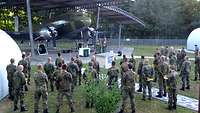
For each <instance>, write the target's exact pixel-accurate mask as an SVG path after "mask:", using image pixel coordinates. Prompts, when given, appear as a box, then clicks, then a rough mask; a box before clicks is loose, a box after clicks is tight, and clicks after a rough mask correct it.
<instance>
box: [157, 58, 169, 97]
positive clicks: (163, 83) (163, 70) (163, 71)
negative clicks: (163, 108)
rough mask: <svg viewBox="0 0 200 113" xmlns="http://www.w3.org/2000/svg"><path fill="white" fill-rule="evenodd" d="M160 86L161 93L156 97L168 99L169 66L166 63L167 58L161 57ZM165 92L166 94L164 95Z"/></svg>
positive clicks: (159, 66)
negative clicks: (167, 78)
mask: <svg viewBox="0 0 200 113" xmlns="http://www.w3.org/2000/svg"><path fill="white" fill-rule="evenodd" d="M158 74H159V76H158V86H159V92H158V95H157V96H156V97H159V98H162V96H164V97H166V96H167V94H166V93H167V92H166V81H165V76H167V75H168V74H169V64H168V63H167V62H166V61H165V56H161V62H160V63H159V65H158ZM163 91H164V93H163Z"/></svg>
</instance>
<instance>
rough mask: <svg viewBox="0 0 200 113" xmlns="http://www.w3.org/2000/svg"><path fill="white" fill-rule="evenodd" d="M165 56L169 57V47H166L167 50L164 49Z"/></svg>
mask: <svg viewBox="0 0 200 113" xmlns="http://www.w3.org/2000/svg"><path fill="white" fill-rule="evenodd" d="M164 56H166V57H168V56H169V48H168V46H166V47H165V49H164Z"/></svg>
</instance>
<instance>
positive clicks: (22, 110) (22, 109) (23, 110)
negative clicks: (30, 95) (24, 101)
mask: <svg viewBox="0 0 200 113" xmlns="http://www.w3.org/2000/svg"><path fill="white" fill-rule="evenodd" d="M25 111H28V110H27V109H26V108H25V107H21V110H20V112H25Z"/></svg>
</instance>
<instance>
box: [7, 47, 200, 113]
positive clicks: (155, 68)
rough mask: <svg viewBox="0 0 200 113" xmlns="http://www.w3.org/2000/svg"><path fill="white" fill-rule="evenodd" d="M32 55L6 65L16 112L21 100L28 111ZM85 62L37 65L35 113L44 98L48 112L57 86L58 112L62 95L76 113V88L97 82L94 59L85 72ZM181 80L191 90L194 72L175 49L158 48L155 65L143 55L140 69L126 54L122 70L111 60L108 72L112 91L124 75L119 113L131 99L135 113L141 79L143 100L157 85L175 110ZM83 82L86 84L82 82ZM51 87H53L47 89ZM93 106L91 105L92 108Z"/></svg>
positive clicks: (198, 55) (198, 59)
mask: <svg viewBox="0 0 200 113" xmlns="http://www.w3.org/2000/svg"><path fill="white" fill-rule="evenodd" d="M30 57H31V54H27V55H26V54H25V53H23V54H22V60H20V61H19V63H18V66H15V65H14V62H15V61H14V59H11V60H10V62H11V64H9V65H8V66H7V68H6V69H7V72H8V81H9V84H8V86H9V94H10V99H11V100H13V102H14V111H16V110H18V106H17V104H18V101H19V100H20V108H21V109H20V111H21V112H23V111H26V110H27V109H26V108H25V105H24V91H28V85H30V76H31V74H30V73H31V65H30ZM82 67H83V63H82V61H81V60H80V58H79V57H78V56H76V57H75V58H74V57H72V58H71V61H70V62H69V63H67V64H66V63H65V61H64V58H63V57H62V56H61V54H60V53H58V57H57V58H56V60H55V64H54V63H53V62H52V59H51V57H49V58H48V61H47V63H45V64H44V65H42V64H38V65H37V72H35V73H34V75H33V78H34V81H35V86H36V89H35V97H34V98H35V106H34V113H38V112H39V100H40V98H41V97H42V99H43V113H48V92H49V91H52V92H53V91H54V87H56V89H57V92H58V95H57V110H56V113H60V107H61V105H62V100H63V96H66V98H67V100H68V104H69V108H70V109H71V112H74V111H75V107H74V100H73V92H74V89H75V87H76V86H77V85H81V84H82V83H85V84H87V85H90V84H92V83H98V81H99V73H100V67H99V62H98V61H97V60H96V58H95V56H93V57H92V59H91V61H90V62H89V63H88V67H87V68H86V70H84V72H83V73H82ZM198 70H200V52H199V51H196V52H195V79H194V80H197V77H198V75H200V72H199V71H198ZM179 71H180V74H179V76H180V77H181V78H182V87H181V89H180V90H183V91H184V90H185V89H190V79H189V75H190V72H191V62H190V61H189V58H188V56H187V55H186V52H185V50H184V48H183V49H182V50H180V51H179V50H178V51H175V49H174V48H173V47H170V48H168V47H167V46H166V47H161V48H158V49H156V51H155V54H154V60H153V63H152V64H151V63H150V60H149V59H148V58H145V57H144V56H141V60H140V62H139V65H138V68H137V69H136V60H135V59H134V56H133V54H132V55H131V58H130V59H128V58H127V57H126V56H125V55H124V56H123V59H122V60H121V62H120V69H119V68H118V66H117V65H116V61H112V67H111V68H109V69H108V71H107V76H108V89H110V90H112V87H113V85H114V84H117V83H118V80H120V79H119V76H120V75H121V90H122V106H121V109H120V111H119V113H123V112H124V109H125V106H126V104H127V102H126V100H127V99H128V97H129V98H130V103H131V108H132V113H135V109H136V108H135V83H136V81H137V78H138V82H139V89H138V90H137V92H142V93H143V96H142V100H144V101H145V100H146V97H147V94H146V89H148V99H149V100H151V99H152V90H151V88H152V82H158V86H159V92H158V95H157V96H156V97H159V98H162V97H163V96H164V97H166V96H167V93H168V98H169V101H168V108H169V109H170V110H172V109H176V101H177V97H176V95H177V77H178V72H179ZM82 80H83V81H82ZM48 86H50V88H49V87H48ZM90 104H91V103H90V102H89V101H87V100H86V107H89V106H90ZM91 106H92V105H91Z"/></svg>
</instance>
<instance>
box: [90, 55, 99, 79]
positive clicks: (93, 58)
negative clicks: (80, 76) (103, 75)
mask: <svg viewBox="0 0 200 113" xmlns="http://www.w3.org/2000/svg"><path fill="white" fill-rule="evenodd" d="M91 62H92V65H93V68H94V69H95V70H96V72H97V78H98V79H99V73H100V66H99V62H98V61H97V60H96V57H95V56H93V57H92V59H91Z"/></svg>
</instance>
